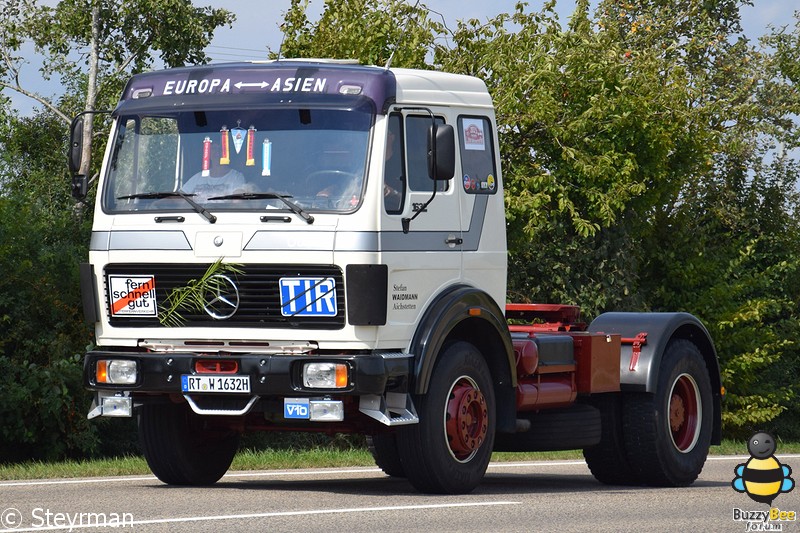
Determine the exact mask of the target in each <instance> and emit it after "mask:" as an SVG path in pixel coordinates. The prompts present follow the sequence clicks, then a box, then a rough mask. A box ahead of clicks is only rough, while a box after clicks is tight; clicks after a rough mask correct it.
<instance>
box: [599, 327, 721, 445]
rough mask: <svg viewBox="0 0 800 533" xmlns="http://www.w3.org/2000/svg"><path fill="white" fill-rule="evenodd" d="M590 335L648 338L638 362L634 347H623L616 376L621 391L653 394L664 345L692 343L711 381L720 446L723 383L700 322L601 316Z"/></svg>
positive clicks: (716, 429) (629, 345)
mask: <svg viewBox="0 0 800 533" xmlns="http://www.w3.org/2000/svg"><path fill="white" fill-rule="evenodd" d="M589 331H591V332H593V333H619V334H620V335H621V336H622V338H635V337H636V336H637V335H639V334H640V333H646V334H647V340H646V342H645V343H644V344H642V345H641V347H640V350H639V354H638V359H637V357H636V356H635V355H634V346H632V345H631V344H623V346H622V350H621V354H620V362H619V376H620V386H621V388H622V390H623V391H636V392H655V388H656V383H658V372H659V368H660V366H661V358H662V357H663V355H664V351H665V350H666V347H667V344H669V342H670V341H671V340H673V339H686V340H688V341H691V342H693V343H694V344H695V345H696V346H697V347H698V349H699V350H700V353H701V354H702V355H703V359H704V361H705V363H706V368H707V369H708V375H709V378H710V380H711V392H712V394H713V398H714V400H713V401H714V426H713V427H714V432H713V436H712V442H714V443H718V442H719V439H720V431H721V430H720V425H721V420H720V412H721V404H722V393H721V386H722V379H721V377H720V370H719V360H718V358H717V351H716V349H715V348H714V342H713V341H712V340H711V336H710V335H709V333H708V330H706V328H705V326H703V324H702V323H701V322H700V320H698V319H697V318H696V317H695V316H693V315H690V314H689V313H603V314H602V315H600V316H598V317H597V318H596V319H594V320H593V321H592V323H591V324H589Z"/></svg>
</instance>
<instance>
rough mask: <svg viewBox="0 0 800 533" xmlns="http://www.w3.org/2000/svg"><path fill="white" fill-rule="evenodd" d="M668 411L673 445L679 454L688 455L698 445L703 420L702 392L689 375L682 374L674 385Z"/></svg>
mask: <svg viewBox="0 0 800 533" xmlns="http://www.w3.org/2000/svg"><path fill="white" fill-rule="evenodd" d="M668 409H669V410H668V413H669V420H668V423H669V430H670V435H671V437H672V444H674V445H675V448H677V449H678V451H679V452H681V453H688V452H690V451H691V450H692V449H693V448H694V445H695V444H697V439H698V437H699V436H700V426H701V422H702V420H703V418H702V417H703V413H702V407H701V405H700V392H699V390H698V388H697V383H696V382H695V380H694V378H693V377H692V376H690V375H689V374H681V375H680V376H678V378H677V379H676V380H675V382H674V383H673V384H672V391H671V392H670V395H669V406H668Z"/></svg>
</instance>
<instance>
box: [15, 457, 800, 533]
mask: <svg viewBox="0 0 800 533" xmlns="http://www.w3.org/2000/svg"><path fill="white" fill-rule="evenodd" d="M778 458H779V460H780V461H781V462H782V463H783V464H787V465H789V466H793V467H794V472H795V473H794V474H793V475H792V477H793V478H794V479H795V481H797V480H798V477H799V476H798V474H800V455H779V456H778ZM747 459H748V458H747V457H711V458H710V459H709V461H708V462H707V463H706V466H705V469H704V470H703V473H702V474H701V476H700V479H699V480H698V481H697V482H695V483H694V484H693V485H692V486H691V487H689V488H680V489H663V488H640V487H612V486H605V485H601V484H600V483H598V482H596V481H595V480H594V478H593V477H592V476H591V474H590V473H589V470H588V468H587V467H586V465H585V464H584V463H583V462H582V461H548V462H525V463H514V464H510V463H493V464H492V465H490V467H489V471H488V472H487V475H486V478H485V479H484V481H483V483H482V484H481V485H480V486H479V487H478V489H477V490H476V491H475V492H474V493H472V494H469V495H465V496H430V495H424V494H419V493H417V492H416V491H415V490H414V489H413V488H412V487H411V485H409V484H408V483H407V482H406V481H404V480H401V479H393V478H389V477H386V476H385V475H383V473H381V472H380V471H379V470H378V469H377V468H351V469H320V470H313V471H312V470H306V471H295V470H289V471H286V470H284V471H262V472H231V473H230V474H228V475H226V476H225V477H224V478H223V479H222V480H221V481H220V482H219V483H217V484H216V485H214V486H213V487H210V488H176V487H168V486H166V485H163V484H161V483H160V482H159V481H158V480H156V479H155V478H154V477H151V476H140V477H110V478H92V479H82V480H36V481H13V482H12V481H8V482H0V532H6V531H48V530H50V531H95V532H102V531H104V530H106V529H108V528H111V527H112V526H114V525H117V526H118V527H115V528H113V529H114V530H115V531H136V532H162V531H170V532H171V531H192V532H195V531H197V532H206V531H207V532H218V531H225V532H238V531H246V532H252V531H268V532H277V531H291V532H299V531H324V532H326V533H327V532H337V531H342V532H347V533H357V532H375V531H385V532H389V531H403V532H407V531H436V532H447V531H479V532H483V531H498V532H499V531H502V532H511V531H526V532H527V531H557V532H570V531H582V532H583V531H591V532H593V533H597V532H603V531H615V532H617V531H637V532H638V531H669V532H678V531H681V532H682V531H753V530H756V529H753V528H752V526H750V525H749V524H748V522H746V521H735V520H734V519H733V515H734V509H742V510H745V511H767V510H769V508H768V506H767V505H765V504H759V503H756V502H754V501H752V500H751V499H750V498H748V497H747V495H746V494H740V493H737V492H735V491H734V490H733V489H732V487H731V482H732V480H733V479H734V477H735V475H734V468H735V467H736V465H737V464H739V463H742V462H744V461H746V460H747ZM773 507H778V508H780V509H781V510H785V511H795V512H796V513H798V514H800V489H798V490H794V491H792V492H789V493H784V494H780V495H779V496H778V497H777V498H776V499H775V501H774V502H773ZM104 521H105V522H104ZM103 523H105V524H106V526H105V527H95V526H97V525H98V524H101V525H102V524H103ZM768 525H769V526H772V527H775V526H782V530H783V531H800V519H798V520H795V521H793V522H789V521H785V522H771V523H770V524H768ZM90 526H91V527H90Z"/></svg>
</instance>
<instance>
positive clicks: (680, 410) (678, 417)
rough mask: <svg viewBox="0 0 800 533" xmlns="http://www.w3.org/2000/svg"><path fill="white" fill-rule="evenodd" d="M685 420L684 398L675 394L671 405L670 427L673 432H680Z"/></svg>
mask: <svg viewBox="0 0 800 533" xmlns="http://www.w3.org/2000/svg"><path fill="white" fill-rule="evenodd" d="M685 420H686V408H685V407H684V405H683V398H681V397H680V396H678V395H677V394H673V395H672V399H671V400H670V403H669V425H670V427H671V428H672V431H673V432H675V431H678V430H679V429H680V428H681V426H682V425H683V423H684V421H685Z"/></svg>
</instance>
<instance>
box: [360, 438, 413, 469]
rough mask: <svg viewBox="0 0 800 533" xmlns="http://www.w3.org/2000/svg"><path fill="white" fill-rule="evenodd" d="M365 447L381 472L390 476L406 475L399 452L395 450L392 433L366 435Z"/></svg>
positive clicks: (394, 440) (394, 439) (395, 444)
mask: <svg viewBox="0 0 800 533" xmlns="http://www.w3.org/2000/svg"><path fill="white" fill-rule="evenodd" d="M367 447H368V448H369V452H370V453H371V454H372V457H373V458H374V459H375V464H376V465H378V467H379V468H380V469H381V470H383V473H384V474H386V475H387V476H391V477H401V478H404V477H406V471H405V469H404V468H403V463H402V462H401V461H400V452H398V451H397V438H396V437H395V435H394V434H392V433H386V434H379V435H367Z"/></svg>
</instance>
